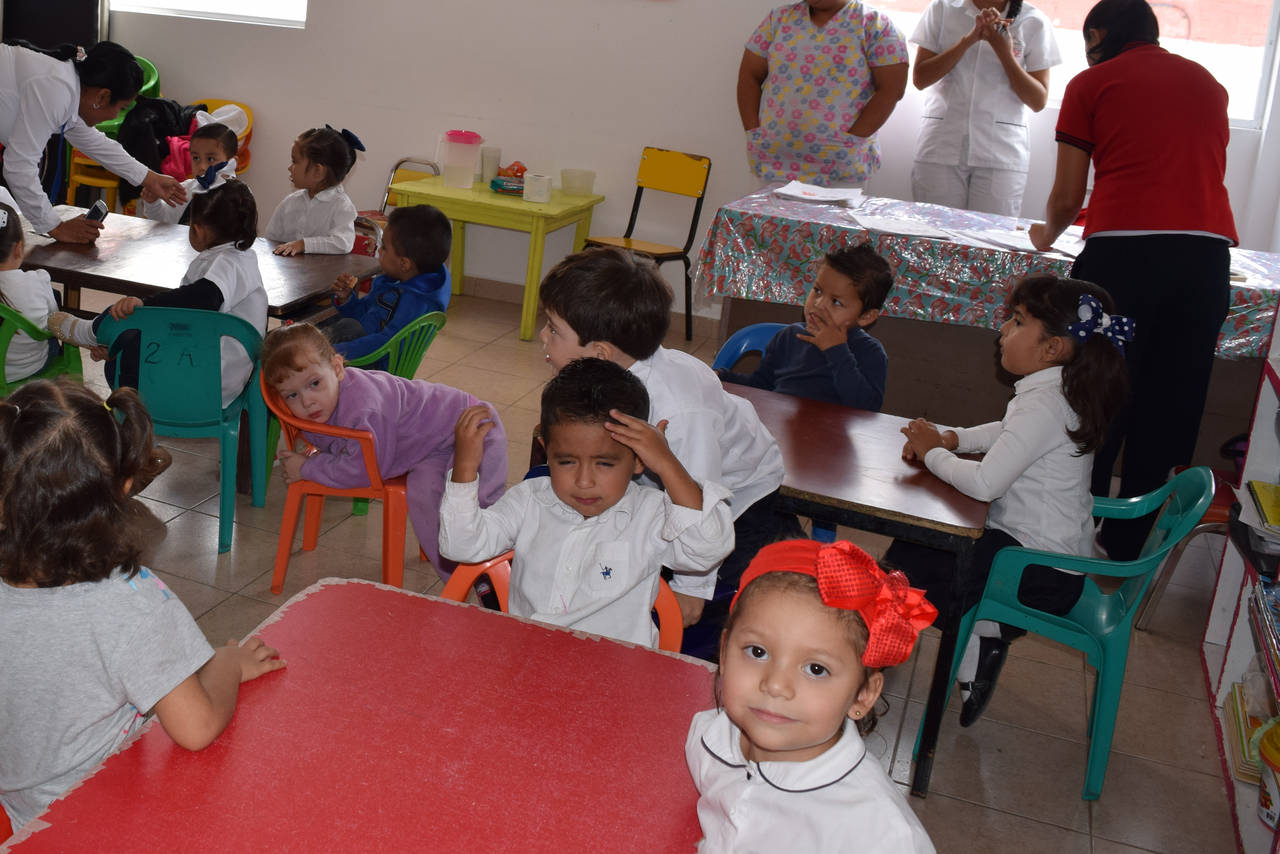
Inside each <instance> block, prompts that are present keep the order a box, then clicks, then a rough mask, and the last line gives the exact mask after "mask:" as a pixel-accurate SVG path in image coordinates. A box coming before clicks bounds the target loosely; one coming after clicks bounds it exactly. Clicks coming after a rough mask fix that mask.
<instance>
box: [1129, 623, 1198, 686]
mask: <svg viewBox="0 0 1280 854" xmlns="http://www.w3.org/2000/svg"><path fill="white" fill-rule="evenodd" d="M1124 681H1126V682H1132V683H1134V684H1135V685H1145V686H1146V687H1148V688H1159V689H1160V690H1161V691H1168V692H1170V693H1173V694H1182V695H1183V696H1186V697H1192V698H1195V699H1198V700H1201V701H1203V702H1208V700H1207V699H1206V695H1205V689H1204V677H1203V675H1202V671H1201V669H1200V644H1199V643H1198V642H1194V641H1189V640H1180V639H1177V638H1168V637H1160V636H1159V635H1152V634H1150V633H1148V632H1134V633H1133V637H1132V638H1131V639H1130V641H1129V662H1128V666H1127V667H1126V668H1125V672H1124Z"/></svg>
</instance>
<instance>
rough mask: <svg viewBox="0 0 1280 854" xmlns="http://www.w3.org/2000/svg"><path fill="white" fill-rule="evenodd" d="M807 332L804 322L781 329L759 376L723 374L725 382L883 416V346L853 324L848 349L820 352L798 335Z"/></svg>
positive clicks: (766, 352) (767, 351)
mask: <svg viewBox="0 0 1280 854" xmlns="http://www.w3.org/2000/svg"><path fill="white" fill-rule="evenodd" d="M804 331H805V326H804V324H803V323H793V324H791V325H790V326H788V327H786V328H784V329H782V330H781V331H779V332H778V334H777V335H775V336H773V340H772V341H770V342H769V344H768V346H767V347H765V350H764V355H763V356H761V358H760V365H759V367H757V368H756V370H755V373H752V374H735V373H733V372H732V371H720V372H719V374H720V377H721V379H725V380H728V381H729V382H731V383H738V384H740V385H750V386H755V387H756V388H765V389H769V390H771V391H777V392H781V393H782V394H791V395H795V396H796V397H808V398H812V399H814V400H825V401H829V402H830V403H842V404H844V405H845V406H852V407H853V408H854V409H867V410H870V411H872V412H879V411H880V405H881V404H882V403H884V387H885V380H886V378H887V375H888V373H889V359H888V357H887V356H885V352H884V347H883V346H882V345H881V344H880V342H879V341H877V340H876V339H875V338H872V337H871V336H870V335H869V334H868V333H867V331H866V330H865V329H863V328H861V327H859V326H855V327H853V328H852V329H850V330H849V339H848V341H847V343H846V344H845V345H837V346H835V347H832V348H831V349H829V350H819V349H818V348H817V347H815V346H814V345H812V344H809V343H807V342H805V341H801V340H800V339H799V338H797V337H796V335H798V334H799V333H801V332H804Z"/></svg>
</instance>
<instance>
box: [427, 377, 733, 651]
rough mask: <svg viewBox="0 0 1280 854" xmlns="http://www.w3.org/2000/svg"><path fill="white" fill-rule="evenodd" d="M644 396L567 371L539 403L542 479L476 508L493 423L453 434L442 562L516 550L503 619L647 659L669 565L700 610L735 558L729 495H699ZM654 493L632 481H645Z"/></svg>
mask: <svg viewBox="0 0 1280 854" xmlns="http://www.w3.org/2000/svg"><path fill="white" fill-rule="evenodd" d="M648 414H649V395H648V394H647V393H646V391H645V387H644V385H643V384H642V383H641V382H640V381H639V380H638V379H637V378H636V377H635V376H634V375H632V374H630V373H628V372H627V371H626V370H625V369H623V368H622V367H620V366H619V365H616V364H614V363H612V362H607V361H604V360H602V359H579V360H577V361H574V362H571V363H569V364H568V365H566V366H565V368H564V370H562V371H561V372H560V373H559V374H558V375H557V376H556V377H554V378H553V379H552V380H551V382H549V383H547V386H546V388H545V389H543V392H542V437H541V441H542V442H543V444H544V446H545V447H546V451H547V461H548V464H549V467H550V476H549V477H537V478H531V479H529V480H524V481H521V482H520V483H518V484H516V485H515V486H513V487H511V489H509V490H507V492H506V494H505V495H503V496H502V497H501V498H500V499H498V500H497V501H496V502H495V503H494V504H493V506H491V507H488V508H485V509H481V507H480V505H479V502H478V500H477V471H478V465H479V463H480V460H481V456H482V451H483V444H484V435H485V433H487V432H488V431H489V430H490V429H491V427H492V424H493V421H492V415H491V414H490V413H489V411H488V410H487V409H486V408H484V407H481V406H477V407H472V408H470V409H468V410H466V411H465V412H463V413H462V415H461V417H459V419H458V424H457V428H456V429H455V431H454V467H453V472H452V474H451V475H450V478H449V482H448V483H446V484H445V492H444V503H443V504H442V505H441V508H440V553H441V554H442V555H444V556H445V557H449V558H452V559H454V560H457V561H459V562H469V563H474V562H477V561H481V560H487V559H488V558H491V557H493V556H494V555H496V554H502V553H503V552H504V551H506V550H508V549H513V550H514V552H515V556H514V558H513V559H512V562H511V590H510V596H509V601H508V610H509V611H510V613H512V614H515V615H517V616H521V617H529V618H532V619H535V620H542V621H544V622H549V623H555V624H556V625H561V626H566V627H570V628H575V629H581V630H583V631H589V632H595V633H596V634H602V635H607V636H609V637H613V638H617V639H619V640H624V641H630V642H631V643H638V644H644V645H646V646H650V647H652V646H656V645H657V641H658V631H657V628H656V627H655V626H654V624H653V620H652V619H651V618H650V611H651V609H652V607H653V601H654V599H655V597H656V596H657V593H658V579H659V577H660V575H659V572H660V570H661V568H662V567H663V566H664V565H665V566H668V567H670V568H671V569H673V570H675V572H676V573H677V575H676V577H677V578H679V579H685V580H686V581H687V584H686V589H688V590H690V591H692V595H695V596H702V597H703V598H707V597H710V596H711V593H712V590H713V589H714V587H715V571H714V570H715V567H716V565H717V564H718V563H719V562H720V561H721V560H722V559H723V558H724V556H725V555H727V554H728V553H729V551H730V550H731V549H732V548H733V524H732V518H731V516H730V513H729V508H728V505H727V504H726V501H727V499H728V498H729V491H728V490H727V489H725V488H723V487H721V486H719V485H717V484H714V483H709V482H703V483H701V484H699V483H698V482H697V481H695V480H694V479H693V478H692V477H690V475H689V473H688V472H687V471H685V469H684V467H683V466H682V465H680V462H679V460H677V459H676V457H675V455H674V454H672V452H671V449H670V448H669V447H667V443H666V441H665V440H664V439H663V437H662V429H663V427H664V426H665V422H660V423H659V424H658V426H657V427H656V428H655V427H654V426H652V425H650V424H648V423H647V422H646V421H645V420H644V419H645V418H646V417H647V416H648ZM646 467H647V468H648V469H649V470H650V471H652V472H654V473H655V474H657V475H658V476H659V477H661V478H662V481H663V483H664V484H665V485H666V488H667V491H666V492H661V491H659V490H657V489H653V488H651V487H648V486H644V485H641V484H639V483H636V482H633V480H632V478H633V477H634V476H635V475H637V474H639V473H640V472H642V471H644V470H645V468H646Z"/></svg>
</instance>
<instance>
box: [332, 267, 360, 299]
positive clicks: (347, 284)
mask: <svg viewBox="0 0 1280 854" xmlns="http://www.w3.org/2000/svg"><path fill="white" fill-rule="evenodd" d="M359 281H360V280H359V279H357V278H356V277H355V276H353V275H351V274H350V273H343V274H342V275H340V276H338V278H336V279H334V280H333V295H334V296H335V297H337V298H338V300H339V301H340V302H346V300H347V298H348V297H349V296H351V292H352V291H353V290H355V287H356V284H357V283H358V282H359Z"/></svg>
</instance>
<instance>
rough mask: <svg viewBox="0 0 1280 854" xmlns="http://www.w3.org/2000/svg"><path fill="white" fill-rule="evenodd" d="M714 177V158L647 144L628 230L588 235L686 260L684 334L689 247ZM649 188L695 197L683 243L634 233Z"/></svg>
mask: <svg viewBox="0 0 1280 854" xmlns="http://www.w3.org/2000/svg"><path fill="white" fill-rule="evenodd" d="M710 177H711V158H710V157H703V156H702V155H700V154H685V153H684V152H682V151H668V150H667V149H665V148H653V147H651V146H646V147H645V149H644V151H643V152H641V154H640V171H639V172H637V173H636V198H635V201H634V202H632V204H631V219H630V220H628V222H627V230H626V233H625V234H623V235H622V236H621V237H588V238H587V245H588V246H616V247H618V248H620V249H629V250H631V251H632V252H635V253H638V254H640V255H647V256H649V257H650V258H652V259H653V260H654V261H656V262H657V263H658V264H665V263H666V262H667V261H680V262H681V263H683V264H684V337H685V340H686V341H688V340H691V339H692V338H693V278H692V276H691V275H690V273H689V268H690V266H691V262H690V260H689V250H690V249H692V248H693V238H694V236H695V235H696V234H697V232H698V219H699V217H701V216H702V199H703V196H704V195H705V194H706V191H707V179H708V178H710ZM646 189H650V190H657V191H659V192H663V193H674V194H675V195H678V196H688V197H689V198H692V199H696V201H695V203H694V205H693V220H692V221H691V222H690V223H689V236H688V238H686V239H685V241H684V246H671V245H668V244H666V243H652V242H650V241H648V240H636V239H634V238H632V236H631V234H632V232H634V231H635V228H636V216H637V215H638V214H639V213H640V198H641V196H643V195H644V191H645V190H646Z"/></svg>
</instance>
